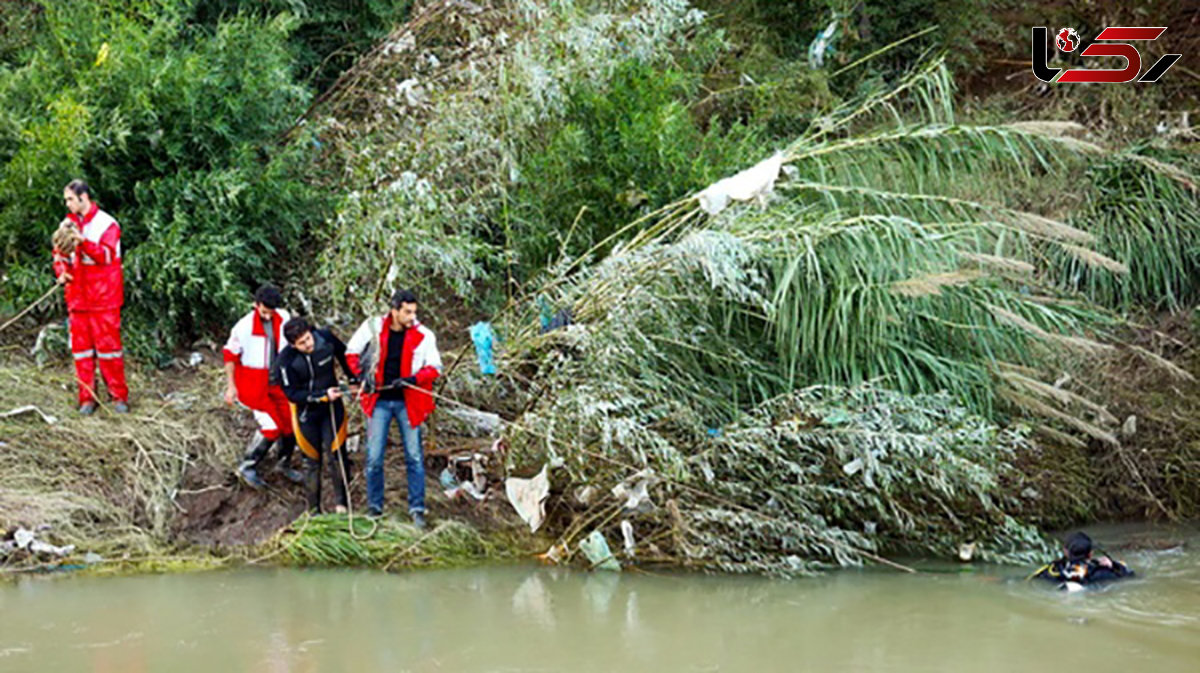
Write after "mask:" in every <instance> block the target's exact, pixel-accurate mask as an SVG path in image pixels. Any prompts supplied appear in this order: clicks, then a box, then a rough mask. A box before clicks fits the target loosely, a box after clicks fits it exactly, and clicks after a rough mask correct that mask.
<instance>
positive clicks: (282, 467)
mask: <svg viewBox="0 0 1200 673" xmlns="http://www.w3.org/2000/svg"><path fill="white" fill-rule="evenodd" d="M275 471H276V472H278V473H279V474H282V475H283V476H284V478H285V479H287V480H288V481H290V482H292V483H293V484H303V483H304V473H303V472H301V471H300V470H297V469H293V468H291V467H288V466H287V464H286V463H284V462H282V461H280V462H279V463H276V464H275Z"/></svg>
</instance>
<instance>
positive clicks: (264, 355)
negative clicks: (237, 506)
mask: <svg viewBox="0 0 1200 673" xmlns="http://www.w3.org/2000/svg"><path fill="white" fill-rule="evenodd" d="M282 304H283V296H282V295H281V294H280V292H279V288H277V287H275V286H274V285H263V286H262V287H260V288H258V290H257V291H256V292H255V293H254V309H253V310H251V311H250V312H249V313H247V314H246V315H244V316H242V319H241V320H239V321H238V322H237V324H236V325H234V326H233V329H232V330H230V332H229V341H227V342H225V348H224V350H223V351H222V354H223V355H224V358H225V380H226V387H225V403H226V404H230V405H232V404H233V403H234V402H235V401H237V402H241V403H242V405H244V406H246V407H248V408H249V409H250V411H251V412H253V414H254V420H255V421H256V422H257V423H258V428H259V429H258V432H256V433H255V436H254V439H253V440H252V441H251V443H250V446H249V447H248V448H247V449H246V454H245V455H244V456H242V462H241V464H239V465H238V475H239V476H240V477H241V478H242V480H243V481H245V482H246V484H248V485H249V486H251V487H254V488H262V487H264V486H266V482H264V481H263V479H262V477H260V476H259V474H258V467H259V464H260V463H261V462H262V460H263V458H265V457H266V456H267V452H268V451H269V450H270V449H271V445H272V444H274V443H275V442H276V441H278V442H279V449H278V451H277V452H276V455H277V456H278V461H277V462H276V465H275V467H276V469H277V470H279V471H280V472H282V473H283V474H284V476H286V477H287V478H288V479H290V480H291V481H293V482H296V483H300V482H302V481H303V480H304V477H303V475H301V474H300V472H299V471H298V470H293V469H291V468H290V466H289V465H288V461H289V460H291V458H292V452H293V451H295V449H296V438H295V436H294V434H293V432H292V413H291V409H290V407H288V400H287V397H286V396H285V395H284V394H283V389H282V388H281V387H279V386H278V385H271V383H270V373H271V365H272V364H274V363H275V358H276V357H278V355H279V352H280V351H282V350H283V349H284V347H286V346H287V340H286V339H284V338H283V325H284V323H286V322H287V321H288V320H290V319H291V316H290V315H289V314H288V312H287V311H285V310H283V309H282V308H280V306H281V305H282Z"/></svg>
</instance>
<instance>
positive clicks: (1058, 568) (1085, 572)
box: [1033, 557, 1133, 586]
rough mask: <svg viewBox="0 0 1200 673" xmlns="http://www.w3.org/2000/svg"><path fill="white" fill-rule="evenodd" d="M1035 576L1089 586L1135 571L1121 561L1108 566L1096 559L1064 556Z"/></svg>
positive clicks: (1041, 578) (1131, 574)
mask: <svg viewBox="0 0 1200 673" xmlns="http://www.w3.org/2000/svg"><path fill="white" fill-rule="evenodd" d="M1033 577H1034V579H1039V580H1047V581H1050V582H1058V583H1065V582H1075V583H1077V584H1081V585H1083V586H1088V585H1090V584H1098V583H1100V582H1107V581H1110V580H1119V579H1122V578H1125V577H1133V571H1132V570H1130V569H1129V568H1128V567H1127V566H1126V565H1125V564H1123V563H1120V562H1119V561H1113V562H1112V567H1111V568H1107V567H1105V566H1102V565H1100V563H1099V562H1098V561H1096V559H1086V560H1082V561H1080V560H1076V561H1072V560H1069V559H1067V558H1065V557H1064V558H1060V559H1058V560H1057V561H1055V562H1053V563H1050V564H1048V565H1046V566H1043V567H1042V569H1041V570H1039V571H1038V572H1037V573H1036V574H1035V575H1034V576H1033Z"/></svg>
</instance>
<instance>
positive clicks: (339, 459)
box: [329, 449, 350, 507]
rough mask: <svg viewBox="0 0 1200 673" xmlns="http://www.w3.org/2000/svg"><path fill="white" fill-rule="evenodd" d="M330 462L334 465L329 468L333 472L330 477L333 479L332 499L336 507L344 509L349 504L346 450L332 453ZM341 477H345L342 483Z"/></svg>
mask: <svg viewBox="0 0 1200 673" xmlns="http://www.w3.org/2000/svg"><path fill="white" fill-rule="evenodd" d="M332 462H333V463H334V464H333V465H330V466H329V468H330V470H332V472H333V474H331V475H330V476H331V477H333V497H334V499H335V500H337V504H338V506H340V507H346V506H347V505H348V504H349V499H348V498H347V494H346V486H347V484H349V483H350V460H349V458H348V456H347V455H346V450H345V449H338V450H337V451H334V452H333V461H332ZM343 475H344V476H345V481H343Z"/></svg>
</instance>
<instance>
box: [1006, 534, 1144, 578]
mask: <svg viewBox="0 0 1200 673" xmlns="http://www.w3.org/2000/svg"><path fill="white" fill-rule="evenodd" d="M1063 553H1064V555H1063V556H1062V558H1059V559H1058V560H1056V561H1054V562H1053V563H1049V564H1047V565H1044V566H1042V567H1041V568H1039V569H1038V570H1037V572H1035V573H1034V574H1032V575H1030V579H1041V580H1048V581H1051V582H1057V583H1058V584H1059V588H1060V589H1065V590H1067V591H1078V590H1080V589H1082V588H1084V587H1086V586H1090V585H1093V584H1098V583H1100V582H1107V581H1109V580H1118V579H1122V578H1125V577H1133V571H1132V570H1130V569H1129V568H1128V567H1126V566H1125V564H1123V563H1121V562H1119V561H1114V560H1112V559H1111V558H1109V557H1108V556H1103V555H1102V556H1094V555H1093V554H1092V538H1090V537H1088V536H1087V534H1086V533H1083V532H1079V533H1075V534H1074V535H1072V536H1071V537H1069V538H1067V541H1066V544H1065V545H1064V546H1063Z"/></svg>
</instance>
